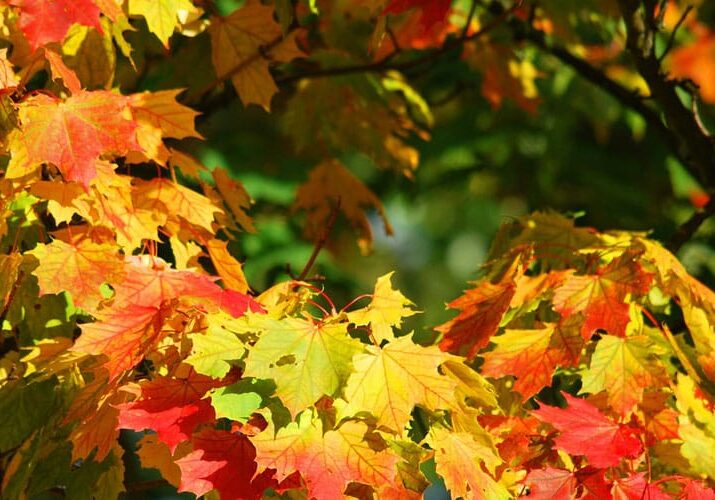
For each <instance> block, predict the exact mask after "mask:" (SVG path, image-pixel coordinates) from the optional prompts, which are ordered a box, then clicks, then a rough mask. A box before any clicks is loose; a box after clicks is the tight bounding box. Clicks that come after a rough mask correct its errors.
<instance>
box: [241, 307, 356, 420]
mask: <svg viewBox="0 0 715 500" xmlns="http://www.w3.org/2000/svg"><path fill="white" fill-rule="evenodd" d="M262 329H263V332H262V335H261V338H260V339H259V340H258V342H257V343H256V345H255V346H253V348H252V349H251V350H250V352H249V354H248V358H247V359H246V370H245V372H244V374H245V375H246V376H248V377H256V378H264V379H273V380H275V383H276V395H277V396H278V397H279V398H280V399H281V400H282V401H283V404H285V406H286V408H288V410H289V411H290V412H291V414H292V415H295V414H296V413H298V412H300V411H301V410H303V409H305V408H306V407H308V406H310V405H312V404H313V403H315V402H316V401H317V400H318V399H319V398H320V397H321V396H323V395H328V396H332V395H335V393H336V392H337V391H338V389H339V388H340V386H341V385H342V384H343V383H344V382H345V380H346V379H347V377H348V376H349V375H350V372H351V368H352V358H353V356H354V355H355V354H358V353H359V352H361V351H362V349H363V347H362V344H361V343H360V342H359V341H357V340H355V339H353V338H351V337H349V336H348V334H347V324H345V323H312V322H311V321H308V320H305V319H298V318H286V319H284V320H280V321H278V320H272V319H270V318H265V321H263V322H262Z"/></svg>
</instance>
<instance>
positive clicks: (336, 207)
mask: <svg viewBox="0 0 715 500" xmlns="http://www.w3.org/2000/svg"><path fill="white" fill-rule="evenodd" d="M340 205H341V199H340V197H338V199H337V200H336V202H335V205H334V206H333V210H332V212H331V213H330V218H329V219H328V223H327V224H326V226H325V227H324V228H323V234H321V235H320V238H318V241H316V242H315V246H314V247H313V252H312V253H311V254H310V258H308V262H306V263H305V266H304V267H303V270H302V271H301V272H300V275H299V276H298V278H297V280H298V281H303V280H305V278H307V277H308V273H309V272H310V269H311V268H312V267H313V264H315V259H317V258H318V255H319V254H320V251H321V250H322V249H323V247H324V246H325V244H326V243H327V241H328V236H330V232H331V231H332V230H333V225H335V221H336V220H337V218H338V212H340Z"/></svg>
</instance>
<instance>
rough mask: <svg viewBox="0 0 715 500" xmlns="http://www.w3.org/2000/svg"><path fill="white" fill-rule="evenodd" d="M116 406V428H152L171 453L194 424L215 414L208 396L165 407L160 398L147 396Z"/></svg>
mask: <svg viewBox="0 0 715 500" xmlns="http://www.w3.org/2000/svg"><path fill="white" fill-rule="evenodd" d="M118 408H119V426H118V428H119V429H133V430H135V431H141V430H144V429H151V430H153V431H155V432H156V434H157V436H158V437H159V439H160V440H161V441H163V442H164V443H166V444H167V445H168V446H169V449H170V450H171V452H172V453H173V452H174V450H175V449H176V447H177V446H178V445H179V444H180V443H182V442H184V441H186V440H187V439H189V437H190V436H191V433H193V432H194V429H196V426H197V425H199V424H202V423H205V422H211V421H213V420H214V419H215V418H216V414H215V413H214V410H213V407H212V406H211V403H210V402H209V400H207V399H203V400H201V401H196V402H194V403H190V404H186V405H182V406H169V407H168V408H165V405H164V404H163V402H161V401H159V402H156V401H154V400H151V399H149V400H144V401H138V402H134V403H127V404H124V405H120V406H118Z"/></svg>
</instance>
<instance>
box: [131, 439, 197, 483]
mask: <svg viewBox="0 0 715 500" xmlns="http://www.w3.org/2000/svg"><path fill="white" fill-rule="evenodd" d="M187 444H189V443H188V442H187ZM136 453H137V456H138V457H139V461H140V462H141V465H142V468H144V469H150V468H151V469H158V470H159V472H160V473H161V477H162V478H163V479H166V481H167V482H168V483H169V484H171V485H172V486H174V487H175V488H178V487H179V484H180V483H181V469H180V468H179V466H178V465H176V464H175V463H174V461H173V459H172V456H171V451H169V447H168V446H167V445H166V443H163V442H161V441H159V440H158V438H157V436H156V434H147V435H145V436H144V437H142V438H141V439H140V440H139V442H138V443H137V452H136ZM177 454H179V451H177Z"/></svg>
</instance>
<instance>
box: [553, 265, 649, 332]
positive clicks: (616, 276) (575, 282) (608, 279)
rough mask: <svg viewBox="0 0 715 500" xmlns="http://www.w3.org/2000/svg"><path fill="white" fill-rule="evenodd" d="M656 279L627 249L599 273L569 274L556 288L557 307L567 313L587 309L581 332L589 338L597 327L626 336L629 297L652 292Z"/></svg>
mask: <svg viewBox="0 0 715 500" xmlns="http://www.w3.org/2000/svg"><path fill="white" fill-rule="evenodd" d="M652 279H653V275H652V274H650V273H648V272H646V271H645V270H644V269H643V267H642V266H641V265H640V264H639V263H638V262H636V260H635V259H634V256H633V255H632V254H630V253H626V254H624V255H623V256H621V257H619V258H617V259H615V260H613V261H612V262H611V263H609V264H607V265H605V266H603V267H600V268H599V269H597V270H596V273H595V274H588V275H579V276H577V275H573V274H572V275H570V276H568V277H567V278H566V279H565V280H564V283H563V284H562V285H561V286H560V287H558V288H557V289H556V292H555V294H554V309H556V310H557V311H558V312H559V313H561V315H562V316H564V317H568V316H570V315H572V314H575V313H578V312H583V313H584V314H585V316H586V318H585V321H584V323H583V327H582V328H581V334H582V335H583V338H584V339H585V340H588V339H590V338H591V336H592V335H593V334H594V333H595V332H596V331H597V330H605V331H607V332H608V333H610V334H611V335H618V336H620V337H623V336H624V335H625V334H626V326H627V325H628V322H629V320H630V317H629V314H628V308H629V306H628V303H627V302H626V298H627V296H628V295H629V294H641V295H642V294H645V293H648V290H649V289H650V283H651V281H652Z"/></svg>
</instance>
